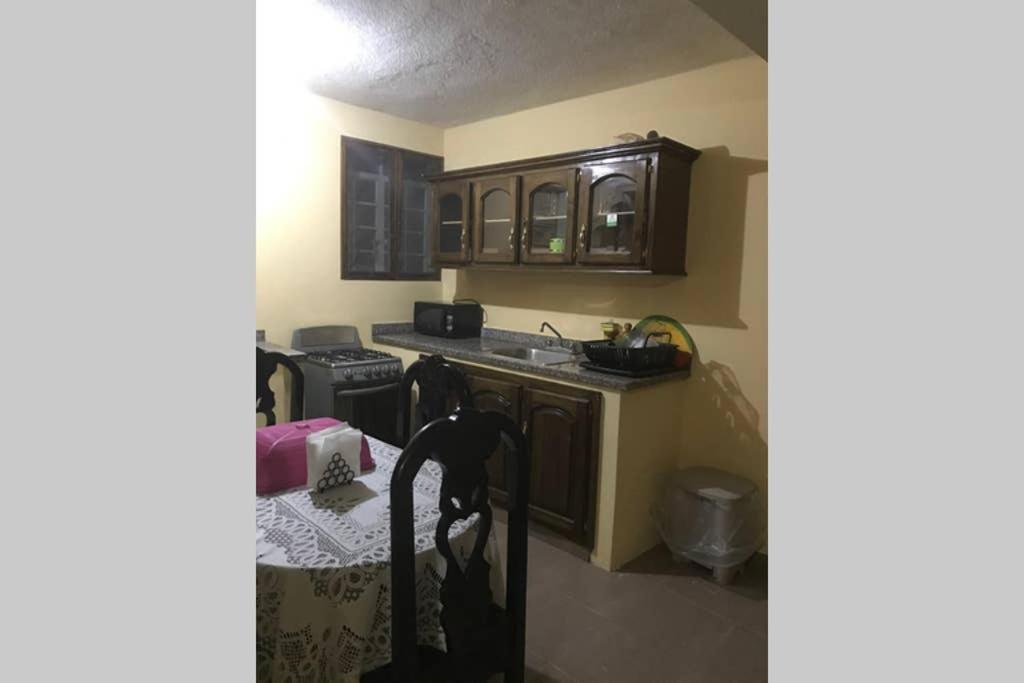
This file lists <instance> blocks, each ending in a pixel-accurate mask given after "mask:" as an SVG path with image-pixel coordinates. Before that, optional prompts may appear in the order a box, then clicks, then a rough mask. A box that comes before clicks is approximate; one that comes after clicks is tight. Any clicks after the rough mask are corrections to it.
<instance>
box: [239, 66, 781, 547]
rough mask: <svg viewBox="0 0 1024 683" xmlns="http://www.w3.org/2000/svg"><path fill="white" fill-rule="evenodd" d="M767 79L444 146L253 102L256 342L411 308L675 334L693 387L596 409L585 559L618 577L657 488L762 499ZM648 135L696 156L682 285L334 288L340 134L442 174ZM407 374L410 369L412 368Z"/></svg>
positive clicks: (591, 101) (432, 134)
mask: <svg viewBox="0 0 1024 683" xmlns="http://www.w3.org/2000/svg"><path fill="white" fill-rule="evenodd" d="M767 71H768V69H767V65H766V64H765V63H764V61H763V60H761V59H760V58H756V57H752V58H749V59H742V60H736V61H732V62H727V63H724V64H719V65H715V66H712V67H708V68H705V69H701V70H698V71H694V72H689V73H685V74H679V75H676V76H672V77H669V78H663V79H659V80H656V81H651V82H648V83H643V84H640V85H636V86H632V87H629V88H622V89H619V90H613V91H609V92H605V93H600V94H597V95H591V96H588V97H582V98H577V99H574V100H568V101H565V102H560V103H556V104H553V105H549V106H545V107H540V108H536V109H531V110H526V111H522V112H517V113H515V114H510V115H507V116H501V117H496V118H493V119H488V120H485V121H480V122H477V123H473V124H468V125H465V126H459V127H456V128H450V129H447V130H444V131H441V130H440V129H437V128H433V127H431V126H426V125H423V124H419V123H415V122H411V121H406V120H403V119H398V118H395V117H392V116H387V115H385V114H380V113H377V112H373V111H369V110H365V109H361V108H358V107H353V106H349V105H345V104H341V103H338V102H335V101H333V100H328V99H324V98H321V97H318V96H315V95H309V94H306V93H301V94H300V93H294V94H292V95H289V96H281V95H277V94H274V95H273V96H266V94H265V96H264V97H263V98H262V100H261V102H260V103H259V106H258V108H257V111H258V118H257V133H258V139H257V197H258V202H259V204H258V225H257V243H256V295H257V310H256V320H257V325H258V327H260V328H263V329H266V331H267V338H268V340H270V341H273V342H277V343H282V344H288V343H289V340H290V337H291V331H292V329H294V328H295V327H300V326H305V325H316V324H328V323H336V322H351V323H354V324H357V325H359V327H360V334H361V335H362V337H363V341H364V343H367V344H369V343H370V325H371V324H372V323H374V322H385V321H402V320H409V319H410V317H411V313H412V303H413V301H415V300H416V299H421V298H425V299H435V298H439V297H442V296H443V297H444V298H452V297H453V296H463V297H471V298H475V299H478V300H480V301H481V302H482V303H483V304H484V305H485V307H486V308H487V314H488V325H489V326H492V327H498V328H507V329H513V330H525V331H536V330H537V329H538V328H539V326H540V323H541V321H543V320H547V321H550V322H551V323H552V324H554V325H555V326H556V327H557V328H558V329H559V330H560V331H561V332H563V333H564V334H566V335H568V336H571V337H578V338H584V339H592V338H597V337H599V336H600V329H599V327H598V324H599V323H600V322H601V321H604V320H607V319H609V318H612V319H616V320H620V321H634V322H635V321H636V320H637V319H639V318H641V317H643V316H645V315H649V314H654V313H661V314H665V315H670V316H672V317H674V318H676V319H678V320H680V321H682V322H683V323H684V324H685V325H686V326H687V328H688V329H689V330H690V332H691V334H692V335H693V337H694V339H695V340H696V343H697V345H698V347H699V351H700V356H699V362H698V363H697V364H696V366H695V368H694V374H693V377H691V379H689V380H687V381H686V382H681V383H672V384H671V385H665V386H664V387H662V388H658V389H657V390H650V391H648V390H644V391H643V392H628V393H626V394H622V395H621V396H620V395H616V394H613V393H607V392H606V394H605V418H606V419H605V424H604V426H603V430H602V453H601V461H600V469H601V483H600V492H599V500H598V517H599V524H598V529H597V539H596V545H595V549H594V556H593V557H594V559H595V562H596V563H597V564H599V565H601V566H605V567H608V566H611V567H617V566H619V565H620V564H621V563H622V562H624V561H626V560H628V559H631V557H632V555H633V554H635V553H637V552H640V551H642V550H643V549H644V548H645V547H648V546H649V545H650V544H651V543H653V542H654V540H655V537H654V536H653V527H652V526H651V525H650V523H649V519H648V517H647V510H648V508H649V506H650V503H651V499H652V497H653V491H654V489H655V488H656V484H657V476H656V471H657V470H663V469H665V468H667V467H669V466H670V464H671V463H675V464H677V465H688V464H710V465H717V466H720V467H724V468H726V469H729V470H731V471H733V472H736V473H738V474H742V475H745V476H748V477H750V478H751V479H753V480H754V481H755V482H756V483H757V484H758V485H759V486H761V488H762V490H765V491H766V490H767V488H766V487H767V447H766V445H765V442H766V439H767V427H766V419H767V204H768V200H767V189H768V188H767V186H768V182H767V166H768V165H767V158H768V139H767V87H768V84H767ZM652 128H653V129H656V130H658V132H659V133H661V134H662V135H666V136H668V137H671V138H674V139H676V140H679V141H681V142H684V143H686V144H688V145H690V146H692V147H696V148H698V149H701V150H703V155H702V156H701V158H700V159H699V160H698V161H697V163H696V165H695V166H694V170H693V184H692V188H691V208H690V234H689V242H688V248H689V255H688V259H687V267H688V271H689V273H690V275H689V276H688V277H686V278H671V277H650V276H647V277H643V276H612V275H597V274H591V275H579V274H577V275H566V274H551V275H545V274H543V273H506V272H469V271H452V270H446V271H444V274H443V286H442V285H440V284H438V283H436V282H429V283H416V282H409V283H390V282H380V281H375V282H352V281H349V282H346V281H342V280H340V277H339V276H340V237H339V226H340V206H341V197H340V136H341V135H342V134H347V135H353V136H355V137H360V138H365V139H370V140H375V141H378V142H383V143H387V144H392V145H396V146H399V147H406V148H409V149H416V150H419V151H423V152H428V153H433V154H443V155H444V157H445V164H446V167H447V168H448V169H454V168H461V167H466V166H474V165H477V164H484V163H492V162H499V161H508V160H512V159H521V158H524V157H529V156H536V155H543V154H551V153H556V152H563V151H570V150H575V149H584V148H588V147H597V146H602V145H607V144H612V143H614V142H615V140H614V136H615V135H617V134H619V133H622V132H626V131H631V132H637V133H641V134H644V133H646V132H647V131H648V130H650V129H652ZM389 350H393V349H389ZM404 356H405V354H403V359H404V360H405V362H406V364H407V365H408V363H409V362H410V361H411V360H414V359H415V353H414V352H410V353H409V354H408V356H409V357H407V358H406V357H404ZM286 403H287V395H286V394H285V396H284V397H283V398H282V399H281V400H280V401H279V404H286ZM608 418H614V419H608ZM620 419H621V421H620ZM613 474H614V475H615V476H611V475H613ZM602 511H603V512H604V514H602ZM610 511H614V512H613V515H614V528H613V527H612V526H609V524H608V520H609V518H610V515H609V513H610Z"/></svg>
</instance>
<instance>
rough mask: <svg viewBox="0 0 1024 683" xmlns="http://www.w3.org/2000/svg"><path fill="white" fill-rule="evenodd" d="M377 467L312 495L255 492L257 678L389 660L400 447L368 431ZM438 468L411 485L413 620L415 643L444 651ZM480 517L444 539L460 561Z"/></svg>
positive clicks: (323, 674) (348, 681) (264, 682)
mask: <svg viewBox="0 0 1024 683" xmlns="http://www.w3.org/2000/svg"><path fill="white" fill-rule="evenodd" d="M366 438H367V441H368V443H369V446H370V454H371V456H372V458H373V460H374V462H375V463H376V467H375V468H374V469H373V470H371V471H369V472H366V473H362V474H361V475H360V476H358V477H356V478H355V479H354V480H353V481H352V482H351V483H349V484H346V485H342V486H338V487H335V488H332V489H329V490H327V491H325V492H323V493H317V492H316V491H314V490H310V489H308V488H306V487H301V488H295V489H290V490H288V491H282V492H278V493H274V494H271V495H263V496H257V497H256V527H257V529H256V672H257V681H260V682H261V683H293V682H296V683H297V682H298V681H324V682H328V681H330V682H334V681H338V682H341V683H354V682H356V681H358V680H359V676H360V674H362V673H365V672H368V671H371V670H373V669H376V668H378V667H380V666H383V665H385V664H387V663H388V662H389V661H390V659H391V514H390V504H389V503H390V501H389V489H390V484H391V474H392V472H393V470H394V467H395V463H396V462H397V461H398V457H399V456H400V455H401V449H399V448H397V447H395V446H392V445H390V444H387V443H385V442H383V441H380V440H378V439H374V438H373V437H370V436H367V437H366ZM441 477H442V472H441V468H440V466H439V465H438V464H437V463H436V462H434V461H432V460H427V461H426V463H424V465H423V467H422V468H421V469H420V471H419V473H418V474H417V476H416V478H415V480H414V483H413V525H414V533H415V544H416V546H415V547H416V558H415V562H416V594H417V597H416V622H417V638H418V641H419V643H420V644H421V645H427V646H431V647H434V648H437V649H440V650H442V651H443V650H444V649H445V639H444V631H443V629H442V628H441V621H440V612H441V601H440V587H441V581H442V580H443V578H444V575H445V569H446V561H445V559H444V557H442V556H441V554H440V553H439V552H438V551H437V549H436V547H435V545H434V533H435V529H436V527H437V522H438V519H439V518H440V510H439V508H438V500H439V496H440V491H441ZM478 522H479V515H477V514H474V515H472V516H471V517H470V518H469V519H467V520H464V521H459V522H456V523H455V524H453V525H452V527H451V529H450V531H449V543H450V545H451V548H452V551H453V553H454V554H455V556H456V559H457V560H458V561H459V562H460V563H464V562H465V561H466V560H467V559H468V557H469V555H470V552H471V551H472V548H473V544H474V542H475V540H476V534H477V531H478V528H479V524H478ZM500 555H501V551H500V548H499V546H498V542H497V539H496V536H495V533H494V528H493V527H492V528H491V531H490V534H489V538H488V539H487V543H486V545H485V548H484V558H485V559H486V560H487V562H488V563H489V564H490V567H491V570H490V584H491V591H492V595H493V596H494V600H495V602H497V603H498V604H502V603H503V596H504V594H505V589H504V572H503V570H502V563H501V561H500V559H501V558H500Z"/></svg>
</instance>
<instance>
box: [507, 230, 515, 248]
mask: <svg viewBox="0 0 1024 683" xmlns="http://www.w3.org/2000/svg"><path fill="white" fill-rule="evenodd" d="M508 248H509V251H512V252H514V251H515V250H516V224H515V223H513V224H512V227H511V228H509V229H508Z"/></svg>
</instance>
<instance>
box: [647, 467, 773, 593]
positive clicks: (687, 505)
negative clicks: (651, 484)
mask: <svg viewBox="0 0 1024 683" xmlns="http://www.w3.org/2000/svg"><path fill="white" fill-rule="evenodd" d="M651 514H652V516H653V517H654V523H655V524H656V525H657V527H658V533H659V534H661V538H662V540H664V541H665V544H666V545H667V546H668V548H669V550H670V551H672V555H673V557H674V558H675V559H676V560H677V561H683V560H690V561H692V562H696V563H697V564H699V565H701V566H703V567H707V568H708V569H711V570H712V572H713V573H714V576H715V579H716V580H717V581H718V582H719V583H729V582H730V581H731V580H732V579H733V577H734V576H735V575H736V573H737V571H738V570H739V569H740V568H741V567H742V566H743V564H744V563H745V562H746V561H747V560H748V559H750V556H751V555H753V554H754V553H755V552H757V550H758V548H760V547H761V545H762V544H763V543H764V535H765V524H764V515H763V513H762V507H761V496H760V491H759V490H758V488H757V485H755V484H754V482H752V481H750V480H748V479H744V478H743V477H739V476H736V475H734V474H730V473H728V472H724V471H722V470H719V469H715V468H713V467H691V468H688V469H685V470H677V471H675V472H673V473H672V475H671V476H670V477H669V478H668V480H667V481H666V482H665V484H664V486H663V488H662V490H661V494H660V495H659V497H658V500H657V501H656V502H655V505H654V507H653V509H652V510H651Z"/></svg>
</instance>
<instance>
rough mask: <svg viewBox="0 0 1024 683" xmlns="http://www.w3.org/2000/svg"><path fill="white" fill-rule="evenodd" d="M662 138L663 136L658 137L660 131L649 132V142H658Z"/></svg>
mask: <svg viewBox="0 0 1024 683" xmlns="http://www.w3.org/2000/svg"><path fill="white" fill-rule="evenodd" d="M660 137H661V136H660V135H658V131H656V130H649V131H647V139H648V140H657V139H658V138H660Z"/></svg>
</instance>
